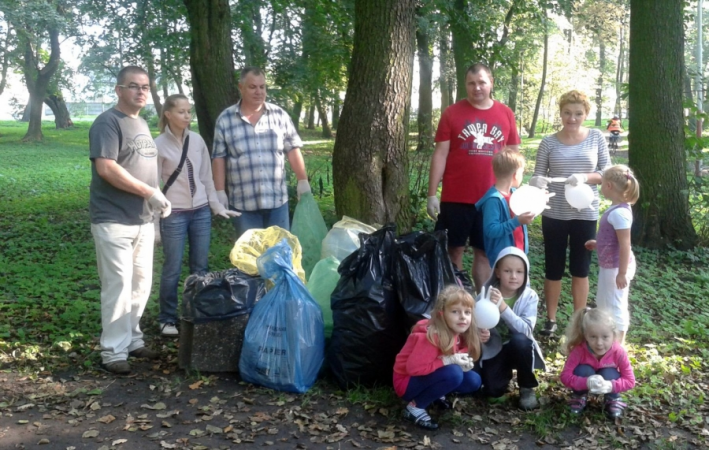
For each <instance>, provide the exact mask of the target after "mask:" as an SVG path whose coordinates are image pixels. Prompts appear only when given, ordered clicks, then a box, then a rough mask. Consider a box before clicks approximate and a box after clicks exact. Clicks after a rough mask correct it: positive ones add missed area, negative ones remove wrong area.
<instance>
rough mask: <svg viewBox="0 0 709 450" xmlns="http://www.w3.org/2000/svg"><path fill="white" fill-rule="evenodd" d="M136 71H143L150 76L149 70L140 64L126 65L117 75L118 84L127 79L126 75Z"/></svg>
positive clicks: (142, 72)
mask: <svg viewBox="0 0 709 450" xmlns="http://www.w3.org/2000/svg"><path fill="white" fill-rule="evenodd" d="M134 73H141V74H143V75H145V76H146V77H149V75H148V72H146V71H145V69H143V68H142V67H138V66H125V67H124V68H122V69H121V71H120V72H118V76H117V77H116V84H123V83H125V81H126V76H128V74H134Z"/></svg>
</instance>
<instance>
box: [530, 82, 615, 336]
mask: <svg viewBox="0 0 709 450" xmlns="http://www.w3.org/2000/svg"><path fill="white" fill-rule="evenodd" d="M559 110H560V113H561V123H562V129H561V130H560V131H559V132H557V133H555V134H553V135H551V136H547V137H545V138H544V139H543V140H542V142H541V144H539V150H538V151H537V162H536V165H535V167H534V176H533V177H532V179H531V180H530V182H529V184H531V185H532V186H536V187H539V188H541V189H548V190H549V191H550V192H554V193H556V196H554V197H552V198H551V199H550V200H549V206H550V207H551V208H550V209H547V210H545V211H544V212H543V213H542V234H543V235H544V265H545V280H544V297H545V299H546V306H547V321H546V323H545V325H544V330H542V332H541V333H542V334H544V335H551V334H553V333H554V332H555V331H556V328H557V327H556V310H557V308H558V306H559V297H560V296H561V277H562V276H563V275H564V270H565V268H566V249H567V248H569V272H570V273H571V296H572V297H573V300H574V311H577V310H579V309H581V308H585V307H586V300H587V298H588V272H589V266H590V264H591V252H590V251H588V250H587V249H586V248H585V247H584V243H585V242H586V241H587V240H589V239H595V236H596V226H597V222H598V189H597V185H598V184H600V183H601V178H602V176H603V170H604V169H605V168H606V167H607V166H610V156H609V155H608V146H607V145H606V140H605V138H604V137H603V133H602V132H601V131H600V130H597V129H590V128H587V127H584V126H583V122H584V120H586V116H587V115H588V113H589V111H590V110H591V103H590V102H589V101H588V97H587V96H586V95H585V94H584V93H583V92H579V91H575V90H574V91H569V92H567V93H566V94H564V95H562V96H561V98H560V99H559ZM557 177H563V178H566V183H551V179H552V178H557ZM579 183H588V184H589V185H591V188H592V189H593V204H592V205H591V207H589V208H586V209H583V210H577V209H574V208H572V207H571V205H569V204H568V203H567V202H566V199H565V196H564V184H570V185H572V186H576V185H577V184H579Z"/></svg>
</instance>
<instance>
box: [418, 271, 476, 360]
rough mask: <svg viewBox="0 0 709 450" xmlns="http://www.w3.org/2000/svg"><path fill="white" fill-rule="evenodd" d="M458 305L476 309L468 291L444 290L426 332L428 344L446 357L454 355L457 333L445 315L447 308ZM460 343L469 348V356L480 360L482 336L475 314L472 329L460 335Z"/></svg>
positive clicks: (471, 323)
mask: <svg viewBox="0 0 709 450" xmlns="http://www.w3.org/2000/svg"><path fill="white" fill-rule="evenodd" d="M458 304H461V305H463V306H465V307H468V308H472V309H475V299H474V298H473V296H472V295H470V294H469V293H468V291H466V290H465V289H463V288H462V287H460V286H455V285H452V286H448V287H446V288H444V289H443V290H442V291H441V293H440V294H438V298H437V299H436V304H435V305H434V306H433V310H432V311H431V319H430V320H429V321H428V330H427V331H426V337H427V338H428V342H430V343H431V344H432V345H435V346H436V347H438V348H439V349H440V350H441V352H442V353H443V354H444V355H451V354H453V346H454V345H455V333H454V332H453V331H451V329H450V328H449V327H448V324H447V323H446V319H445V317H444V313H445V310H446V308H449V307H451V306H454V305H458ZM460 341H461V344H462V345H463V346H465V347H468V355H470V357H471V358H473V360H476V361H477V360H478V358H480V336H479V335H478V326H477V324H476V323H475V314H473V315H472V316H471V320H470V327H469V328H468V329H467V331H465V332H464V333H461V334H460Z"/></svg>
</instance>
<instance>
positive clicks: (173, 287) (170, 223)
mask: <svg viewBox="0 0 709 450" xmlns="http://www.w3.org/2000/svg"><path fill="white" fill-rule="evenodd" d="M211 228H212V216H211V212H210V210H209V206H206V205H205V206H203V207H201V208H198V209H193V210H188V211H173V212H172V214H170V215H169V216H168V217H166V218H164V219H160V234H161V235H162V248H163V254H164V255H165V262H164V263H163V266H162V276H161V277H160V314H159V315H158V321H159V322H160V323H177V298H178V297H177V295H178V294H177V289H178V284H179V282H180V274H181V273H182V255H183V254H184V251H185V243H186V241H188V240H189V245H190V252H189V267H190V274H193V273H201V272H206V271H207V266H208V259H209V240H210V235H211Z"/></svg>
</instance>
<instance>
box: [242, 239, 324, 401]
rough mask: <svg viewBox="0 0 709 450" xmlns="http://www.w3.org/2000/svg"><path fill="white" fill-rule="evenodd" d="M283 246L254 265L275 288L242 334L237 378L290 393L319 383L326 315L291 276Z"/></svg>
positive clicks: (286, 249)
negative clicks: (316, 381)
mask: <svg viewBox="0 0 709 450" xmlns="http://www.w3.org/2000/svg"><path fill="white" fill-rule="evenodd" d="M291 252H292V250H291V248H290V246H289V245H288V243H287V242H286V240H285V239H284V240H282V241H281V242H279V243H278V244H276V245H274V246H273V247H271V248H269V249H268V250H266V251H265V252H264V253H263V254H262V255H261V256H259V258H258V259H257V260H256V264H257V265H258V269H259V273H260V274H261V276H262V277H263V278H266V279H270V280H272V281H273V283H274V286H273V288H272V289H271V290H270V291H268V293H266V295H265V296H264V297H263V298H262V299H261V301H259V302H258V303H257V304H256V306H254V309H253V311H252V312H251V317H250V318H249V323H248V325H247V326H246V331H245V334H244V346H243V349H242V350H241V358H240V359H239V372H240V373H241V378H242V379H243V380H244V381H248V382H250V383H254V384H259V385H262V386H266V387H268V388H271V389H276V390H279V391H287V392H301V393H302V392H305V391H307V390H308V389H310V387H311V386H312V385H313V384H314V383H315V380H316V378H317V376H318V372H319V371H320V366H322V363H323V359H324V357H325V336H324V322H323V316H322V311H320V307H319V306H318V304H317V303H316V302H315V300H314V299H313V297H312V296H311V295H310V293H309V292H308V290H307V289H306V288H305V285H303V282H302V281H300V279H299V278H298V275H296V274H295V272H294V271H293V265H292V263H291V260H292V256H291Z"/></svg>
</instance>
